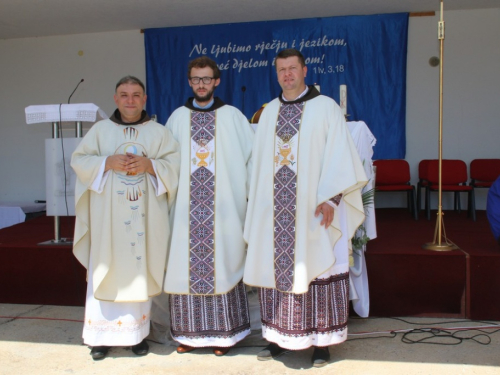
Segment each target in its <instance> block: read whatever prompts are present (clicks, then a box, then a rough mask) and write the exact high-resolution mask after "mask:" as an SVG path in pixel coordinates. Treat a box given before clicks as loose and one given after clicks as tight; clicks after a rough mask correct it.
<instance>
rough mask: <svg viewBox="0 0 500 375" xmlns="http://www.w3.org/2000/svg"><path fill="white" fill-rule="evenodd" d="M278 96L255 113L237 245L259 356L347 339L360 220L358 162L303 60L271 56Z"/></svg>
mask: <svg viewBox="0 0 500 375" xmlns="http://www.w3.org/2000/svg"><path fill="white" fill-rule="evenodd" d="M276 70H277V75H278V82H279V84H280V86H281V88H282V90H283V91H282V93H281V94H280V96H279V97H278V98H277V99H275V100H273V101H271V102H270V103H269V104H268V105H267V106H266V107H265V108H264V110H263V112H262V115H261V117H260V120H259V125H258V127H257V130H256V134H255V142H254V147H253V170H252V175H251V179H250V181H251V185H250V195H249V203H248V211H247V216H246V221H245V231H244V236H245V240H246V241H247V242H248V254H247V259H246V265H245V274H244V282H245V283H246V284H249V285H253V286H257V287H260V292H259V300H260V308H261V319H262V334H263V336H264V338H265V339H267V340H268V341H270V342H271V344H269V345H268V346H267V347H266V348H265V349H264V350H262V351H261V352H260V353H259V354H258V359H259V360H268V359H272V358H275V357H276V356H278V355H280V354H282V353H283V352H285V351H286V350H300V349H306V348H308V347H311V346H314V347H315V350H314V353H313V356H312V363H313V366H315V367H320V366H324V365H325V364H327V363H328V361H329V359H330V354H329V351H328V347H329V346H330V345H333V344H338V343H341V342H343V341H344V340H345V339H346V337H347V317H348V303H349V291H348V286H349V279H348V278H349V250H348V248H349V245H350V239H351V237H352V236H353V235H354V232H355V230H356V228H357V227H358V226H359V225H360V224H361V223H362V221H363V219H364V211H363V203H362V199H361V192H360V189H361V188H362V187H363V186H364V185H365V184H366V183H367V178H366V175H365V172H364V169H363V165H362V163H361V161H360V159H359V156H358V154H357V151H356V148H355V146H354V144H353V142H352V139H351V137H350V135H349V131H348V129H347V126H346V124H345V120H344V116H343V114H342V111H341V110H340V107H339V106H338V105H337V104H336V103H335V102H334V101H333V100H332V99H330V98H328V97H326V96H323V95H320V94H319V92H318V91H317V90H316V89H315V88H314V86H306V84H305V77H306V74H307V67H306V66H305V62H304V57H303V56H302V54H301V53H300V52H299V51H297V50H294V49H288V50H283V51H281V52H280V53H279V54H278V55H277V57H276Z"/></svg>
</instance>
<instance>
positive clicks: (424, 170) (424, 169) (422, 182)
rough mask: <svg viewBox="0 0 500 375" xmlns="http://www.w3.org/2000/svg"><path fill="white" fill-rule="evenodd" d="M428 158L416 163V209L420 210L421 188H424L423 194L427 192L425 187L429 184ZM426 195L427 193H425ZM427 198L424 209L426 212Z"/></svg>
mask: <svg viewBox="0 0 500 375" xmlns="http://www.w3.org/2000/svg"><path fill="white" fill-rule="evenodd" d="M429 162H430V160H429V159H426V160H421V161H420V163H418V182H417V209H418V211H420V210H421V209H422V188H425V194H427V188H428V186H429V178H428V177H427V174H428V170H429ZM425 196H427V195H425ZM427 204H428V202H427V200H425V211H426V212H427Z"/></svg>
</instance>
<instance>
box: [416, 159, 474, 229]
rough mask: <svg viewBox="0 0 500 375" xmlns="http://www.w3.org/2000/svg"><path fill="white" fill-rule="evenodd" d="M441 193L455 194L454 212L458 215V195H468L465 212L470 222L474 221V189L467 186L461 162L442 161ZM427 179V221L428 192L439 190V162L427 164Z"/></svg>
mask: <svg viewBox="0 0 500 375" xmlns="http://www.w3.org/2000/svg"><path fill="white" fill-rule="evenodd" d="M442 162H443V163H442V181H441V184H442V192H443V193H445V192H453V193H455V205H454V208H455V210H458V212H459V213H460V211H461V208H460V193H463V192H466V193H468V204H467V211H468V215H467V216H470V217H472V220H474V221H476V202H475V198H474V187H473V186H470V185H467V165H466V164H465V163H464V162H463V161H462V160H448V159H447V160H443V161H442ZM427 177H428V181H429V186H428V188H427V189H426V197H425V200H426V214H427V220H430V219H431V210H430V198H431V197H430V192H431V191H438V190H439V160H430V161H429V162H428V170H427Z"/></svg>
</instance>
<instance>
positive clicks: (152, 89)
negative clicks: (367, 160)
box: [144, 13, 408, 159]
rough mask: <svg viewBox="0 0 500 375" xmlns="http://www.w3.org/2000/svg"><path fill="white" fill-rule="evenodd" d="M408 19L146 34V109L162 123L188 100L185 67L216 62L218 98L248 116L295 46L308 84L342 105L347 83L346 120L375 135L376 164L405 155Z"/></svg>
mask: <svg viewBox="0 0 500 375" xmlns="http://www.w3.org/2000/svg"><path fill="white" fill-rule="evenodd" d="M407 36H408V14H407V13H403V14H387V15H373V16H349V17H330V18H311V19H300V20H290V21H270V22H250V23H237V24H222V25H208V26H190V27H172V28H162V29H148V30H145V38H144V40H145V49H146V86H147V95H148V101H147V111H148V113H149V114H156V115H157V116H158V121H159V122H160V123H165V122H166V121H167V119H168V117H169V116H170V114H171V113H172V112H173V111H174V110H175V109H176V108H178V107H179V106H181V105H183V104H184V103H185V102H186V100H187V98H188V97H190V96H193V92H192V90H191V88H190V87H189V85H188V80H187V65H188V63H189V61H191V60H193V59H194V58H196V57H198V56H203V55H205V56H208V57H210V58H212V59H213V60H215V61H216V62H217V64H218V65H219V68H220V70H221V83H220V85H219V87H218V88H217V89H216V91H215V95H216V96H218V97H220V98H221V99H222V100H223V101H225V102H226V103H228V104H231V105H234V106H235V107H237V108H239V109H240V110H242V112H243V113H244V114H245V115H246V116H247V117H248V118H251V117H252V115H253V114H254V113H255V111H257V110H258V109H259V108H260V107H261V106H262V104H264V103H268V102H269V101H271V100H272V99H274V98H275V97H277V96H278V95H279V93H280V91H281V89H280V87H279V84H278V81H277V76H276V71H275V67H274V58H275V56H276V54H277V53H278V52H279V51H280V50H282V49H284V48H296V49H298V50H300V51H301V52H302V54H303V55H304V57H305V58H306V64H307V67H308V72H307V78H306V83H307V84H317V85H319V86H320V90H321V93H322V94H324V95H327V96H330V97H332V98H333V99H335V101H337V103H338V102H339V96H340V88H339V87H340V85H342V84H344V85H346V86H347V113H348V114H349V115H350V116H349V117H348V120H351V121H365V122H366V124H367V125H368V126H369V128H370V130H371V131H372V133H373V134H374V135H375V137H376V138H377V145H376V147H375V155H374V158H375V159H391V158H394V159H397V158H400V159H401V158H404V157H405V153H406V135H405V127H406V55H407V39H408V38H407Z"/></svg>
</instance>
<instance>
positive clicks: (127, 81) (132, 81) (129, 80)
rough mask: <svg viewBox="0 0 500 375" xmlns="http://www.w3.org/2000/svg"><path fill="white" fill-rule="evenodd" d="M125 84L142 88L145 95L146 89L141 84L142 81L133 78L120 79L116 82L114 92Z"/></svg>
mask: <svg viewBox="0 0 500 375" xmlns="http://www.w3.org/2000/svg"><path fill="white" fill-rule="evenodd" d="M126 83H130V84H132V85H139V86H141V87H142V91H144V93H146V88H145V87H144V83H142V81H141V80H140V79H139V78H137V77H134V76H125V77H123V78H122V79H120V80H119V81H118V83H117V84H116V87H115V91H116V90H118V87H120V86H121V85H124V84H126Z"/></svg>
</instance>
